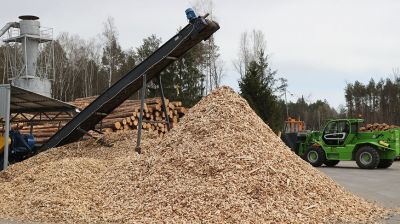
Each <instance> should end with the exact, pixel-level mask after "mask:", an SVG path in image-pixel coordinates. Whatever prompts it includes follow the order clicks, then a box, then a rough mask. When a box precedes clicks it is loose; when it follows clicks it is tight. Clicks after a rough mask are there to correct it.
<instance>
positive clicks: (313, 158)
mask: <svg viewBox="0 0 400 224" xmlns="http://www.w3.org/2000/svg"><path fill="white" fill-rule="evenodd" d="M304 159H305V160H306V161H307V162H309V163H310V164H311V165H312V166H313V167H319V166H321V165H322V164H323V163H324V162H325V161H326V157H325V152H324V150H322V149H321V148H309V149H307V150H306V152H305V153H304Z"/></svg>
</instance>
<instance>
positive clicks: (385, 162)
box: [378, 159, 394, 169]
mask: <svg viewBox="0 0 400 224" xmlns="http://www.w3.org/2000/svg"><path fill="white" fill-rule="evenodd" d="M393 161H394V160H393V159H381V160H380V161H379V164H378V168H381V169H386V168H389V167H390V166H391V165H392V164H393Z"/></svg>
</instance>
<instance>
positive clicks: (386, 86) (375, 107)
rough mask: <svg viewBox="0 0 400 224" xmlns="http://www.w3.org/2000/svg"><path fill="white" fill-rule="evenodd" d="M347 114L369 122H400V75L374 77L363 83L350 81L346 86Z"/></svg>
mask: <svg viewBox="0 0 400 224" xmlns="http://www.w3.org/2000/svg"><path fill="white" fill-rule="evenodd" d="M345 99H346V109H347V116H349V117H360V118H364V119H365V121H366V122H368V123H375V122H377V123H387V124H396V125H398V124H400V116H399V114H400V77H399V76H398V74H397V73H396V72H394V76H393V78H386V79H380V80H379V81H375V80H374V79H373V78H371V80H370V81H369V82H368V83H367V84H363V83H361V82H359V81H355V82H354V83H348V84H347V85H346V88H345Z"/></svg>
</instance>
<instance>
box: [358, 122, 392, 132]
mask: <svg viewBox="0 0 400 224" xmlns="http://www.w3.org/2000/svg"><path fill="white" fill-rule="evenodd" d="M393 128H399V126H397V125H388V124H386V123H382V124H379V123H373V124H366V125H365V126H364V127H361V128H360V129H359V131H360V132H368V131H386V130H389V129H393Z"/></svg>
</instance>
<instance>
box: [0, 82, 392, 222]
mask: <svg viewBox="0 0 400 224" xmlns="http://www.w3.org/2000/svg"><path fill="white" fill-rule="evenodd" d="M106 139H107V141H109V143H112V144H113V145H114V146H113V147H112V148H107V147H103V146H100V145H98V144H96V143H94V142H93V141H92V140H88V141H84V142H77V143H73V144H70V145H67V146H63V147H60V148H55V149H51V150H49V151H47V152H44V153H41V154H40V155H38V156H35V157H32V158H30V159H28V160H26V161H24V162H21V163H18V164H15V165H13V166H11V167H10V168H9V169H8V170H7V171H6V172H2V173H0V188H1V189H2V190H1V191H0V198H1V200H0V218H3V219H13V220H23V221H37V222H49V223H60V222H61V223H96V222H97V223H138V222H139V223H142V222H144V223H153V222H178V223H183V222H184V223H186V222H190V223H191V222H229V223H231V222H234V223H370V222H374V221H376V220H378V219H379V218H381V217H382V216H384V215H386V214H387V211H386V210H385V209H383V208H382V207H379V206H377V205H375V204H372V203H370V202H367V201H365V200H364V199H361V198H359V197H356V196H354V195H353V194H351V193H349V192H348V191H346V190H345V189H344V188H343V187H341V186H339V185H337V184H336V183H335V182H334V181H333V180H332V179H330V178H329V177H327V176H325V175H324V174H323V173H321V172H320V171H318V170H316V169H314V168H313V167H312V166H310V165H309V164H308V163H306V162H304V161H303V160H301V159H300V158H299V157H298V156H296V155H295V154H293V153H292V152H291V151H290V150H289V149H288V148H287V147H286V146H285V145H284V143H282V142H281V140H280V139H279V138H278V137H277V136H276V135H275V134H274V133H273V132H272V131H271V129H270V128H269V127H268V126H267V125H266V124H265V123H263V121H262V120H261V119H260V118H259V117H258V116H257V115H256V114H255V113H254V112H253V111H252V110H251V108H250V107H249V105H248V104H247V102H246V101H245V100H244V99H242V98H241V97H240V96H239V95H238V94H237V93H235V92H234V91H233V90H232V89H230V88H228V87H222V88H220V89H218V90H216V91H214V92H213V93H212V94H210V95H209V96H207V97H205V98H204V99H203V100H201V101H200V102H199V103H198V104H197V105H196V106H194V107H193V108H192V109H190V110H189V112H188V114H187V115H186V116H185V117H184V118H183V119H182V121H181V122H180V123H179V124H178V125H177V126H176V127H175V128H174V129H172V131H171V132H169V133H167V134H166V135H165V136H164V138H163V139H161V138H158V137H157V134H156V133H154V132H146V134H145V136H144V140H143V145H142V152H143V153H142V154H141V155H138V154H136V153H135V151H134V147H135V141H134V139H136V135H135V133H134V131H127V132H123V133H110V134H109V135H108V136H107V137H106Z"/></svg>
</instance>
